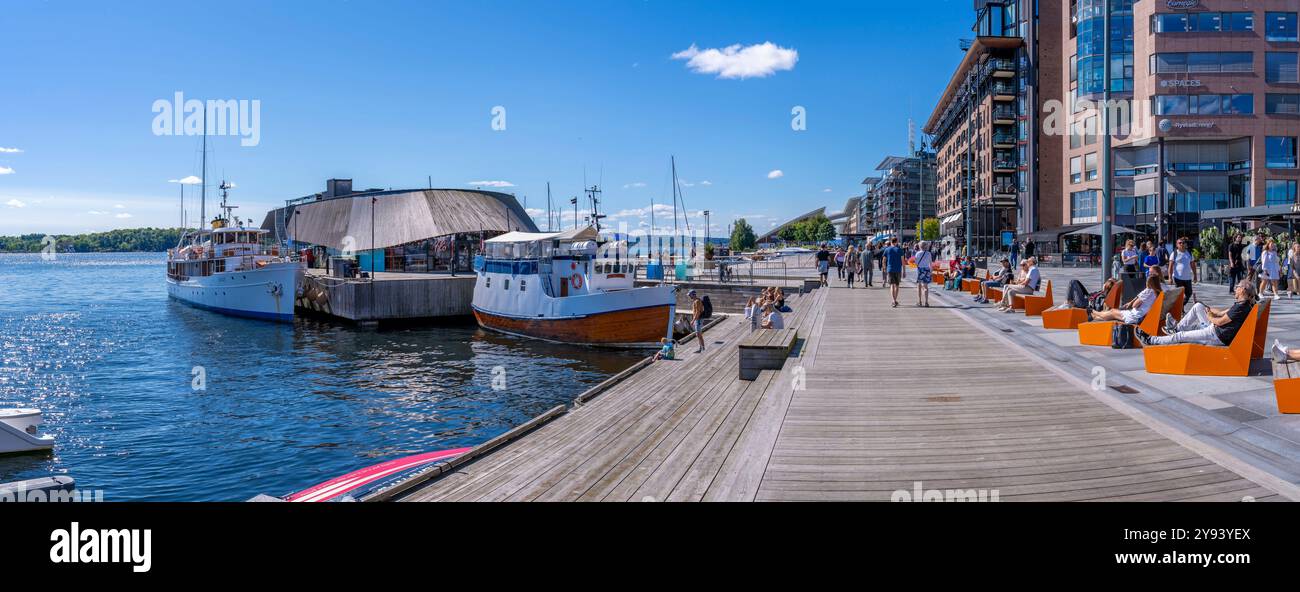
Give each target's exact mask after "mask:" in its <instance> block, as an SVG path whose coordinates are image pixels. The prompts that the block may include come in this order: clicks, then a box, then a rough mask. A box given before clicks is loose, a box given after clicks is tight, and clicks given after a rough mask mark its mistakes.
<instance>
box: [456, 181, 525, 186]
mask: <svg viewBox="0 0 1300 592" xmlns="http://www.w3.org/2000/svg"><path fill="white" fill-rule="evenodd" d="M466 185H469V186H471V187H514V186H515V184H514V183H511V182H509V181H470V182H469V183H466Z"/></svg>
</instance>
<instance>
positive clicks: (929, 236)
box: [921, 218, 939, 241]
mask: <svg viewBox="0 0 1300 592" xmlns="http://www.w3.org/2000/svg"><path fill="white" fill-rule="evenodd" d="M938 239H939V219H938V218H926V219H925V220H922V221H921V240H924V241H932V240H938Z"/></svg>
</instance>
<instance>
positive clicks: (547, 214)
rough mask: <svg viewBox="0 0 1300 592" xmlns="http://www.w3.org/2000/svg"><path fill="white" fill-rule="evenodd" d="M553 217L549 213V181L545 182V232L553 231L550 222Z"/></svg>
mask: <svg viewBox="0 0 1300 592" xmlns="http://www.w3.org/2000/svg"><path fill="white" fill-rule="evenodd" d="M554 220H555V218H554V217H553V216H552V215H551V182H550V181H547V182H546V232H554V229H553V228H552V227H551V223H552V222H553V221H554Z"/></svg>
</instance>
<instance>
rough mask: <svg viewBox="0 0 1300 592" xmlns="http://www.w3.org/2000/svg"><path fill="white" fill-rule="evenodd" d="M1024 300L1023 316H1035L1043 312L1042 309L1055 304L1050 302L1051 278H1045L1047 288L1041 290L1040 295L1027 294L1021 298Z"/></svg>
mask: <svg viewBox="0 0 1300 592" xmlns="http://www.w3.org/2000/svg"><path fill="white" fill-rule="evenodd" d="M1023 300H1024V302H1025V316H1027V317H1036V316H1038V315H1041V314H1043V311H1045V310H1047V309H1049V308H1052V307H1053V306H1055V303H1054V302H1052V280H1047V290H1044V291H1043V295H1042V296H1038V295H1036V294H1029V295H1026V296H1025V297H1024V298H1023Z"/></svg>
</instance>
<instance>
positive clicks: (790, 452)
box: [378, 287, 1284, 501]
mask: <svg viewBox="0 0 1300 592" xmlns="http://www.w3.org/2000/svg"><path fill="white" fill-rule="evenodd" d="M914 295H915V292H914V291H908V290H904V293H903V296H902V299H903V300H902V301H903V302H904V305H903V306H902V307H901V308H898V309H891V308H890V307H889V299H888V295H887V292H886V291H885V290H882V289H873V290H866V289H859V290H848V289H844V288H840V287H836V288H829V289H821V290H817V291H814V292H812V293H810V294H806V295H803V296H799V297H791V298H790V301H789V302H790V305H791V306H792V307H793V308H794V313H792V314H789V315H786V317H787V321H786V326H787V327H789V328H791V329H794V330H796V331H797V332H798V334H799V336H800V337H805V336H806V339H801V340H800V341H799V342H798V343H797V344H796V347H795V350H794V352H792V354H791V356H792V357H791V358H790V359H789V360H788V361H787V362H786V364H785V366H784V368H782V369H781V370H779V371H777V370H763V371H761V372H760V374H759V376H758V378H757V380H754V381H752V382H751V381H745V380H740V379H739V377H738V373H737V369H738V348H737V344H738V343H739V342H740V340H741V339H743V338H744V337H746V336H747V335H749V332H750V329H749V324H748V322H746V321H744V320H743V318H740V317H736V316H733V317H730V318H727V319H725V320H723V321H720V322H719V323H717V324H716V325H714V326H713V328H712V329H710V330H708V331H706V333H705V338H706V343H707V349H706V350H705V352H704V353H702V354H696V353H694V344H693V343H690V344H684V345H683V346H682V347H681V349H680V351H679V359H678V360H676V361H660V362H654V363H643V364H640V365H638V366H637V367H635V368H634V369H632V370H630V371H629V372H628V373H626V375H625V376H620V377H616V378H615V379H614V380H612V381H611V382H612V383H613V384H612V386H611V385H606V386H604V387H601V388H600V392H599V393H593V394H590V395H585V396H584V397H583V398H582V399H583V400H585V403H583V404H581V405H577V406H575V407H574V408H572V409H568V410H566V409H564V408H563V407H561V408H557V409H553V410H551V411H550V412H548V414H547V415H546V416H544V417H542V418H539V419H538V420H534V422H532V423H531V424H530V425H527V426H524V427H523V428H521V429H519V430H517V431H515V432H513V433H511V434H507V435H504V436H502V437H500V438H497V439H494V440H493V441H492V442H491V443H489V444H486V445H484V446H482V447H480V448H479V449H476V451H475V452H472V453H471V454H470V455H469V456H468V457H467V458H466V459H463V460H460V461H458V462H455V463H452V464H449V465H445V466H443V467H440V468H438V469H437V470H434V471H431V472H429V473H426V474H424V475H422V476H421V478H419V479H415V480H413V481H411V482H408V483H406V484H404V485H403V486H401V487H399V488H396V489H395V490H393V491H391V492H389V493H388V494H386V495H380V496H379V497H378V499H390V498H391V499H397V500H400V501H471V500H472V501H499V500H510V501H523V500H529V501H551V500H592V501H596V500H605V501H769V500H772V501H775V500H796V501H802V500H855V501H856V500H861V501H890V500H891V499H893V498H895V497H896V496H900V499H902V498H910V497H915V496H917V495H929V493H928V492H931V491H938V492H940V494H939V495H941V496H942V495H943V492H944V491H947V492H952V491H958V492H961V493H962V495H968V494H969V493H975V492H985V493H994V492H995V493H994V494H995V495H996V498H997V499H999V500H1001V501H1015V500H1077V501H1085V500H1219V501H1240V500H1242V499H1243V498H1253V499H1256V500H1259V501H1280V500H1282V499H1284V498H1283V497H1282V496H1280V495H1278V494H1277V492H1275V491H1274V490H1272V489H1269V488H1265V487H1263V486H1261V485H1259V484H1257V483H1256V482H1254V481H1251V480H1249V479H1247V478H1245V477H1243V476H1241V474H1239V473H1249V472H1248V471H1237V470H1235V468H1234V469H1229V468H1225V466H1221V465H1219V464H1216V463H1215V462H1212V461H1210V460H1208V459H1207V458H1205V457H1203V456H1201V455H1200V454H1198V453H1196V452H1194V451H1192V450H1190V449H1188V448H1186V447H1184V446H1182V445H1180V444H1179V443H1177V442H1175V441H1173V440H1171V439H1169V438H1167V437H1165V436H1163V435H1161V434H1160V433H1157V431H1155V430H1153V429H1152V428H1149V427H1147V426H1146V425H1143V424H1142V423H1140V422H1139V421H1137V420H1135V419H1133V418H1131V417H1129V416H1128V415H1126V414H1124V413H1121V412H1120V411H1117V410H1116V409H1113V408H1112V407H1110V406H1108V405H1106V404H1104V403H1103V402H1101V401H1100V400H1098V399H1097V398H1096V397H1094V396H1092V394H1091V393H1089V392H1087V391H1084V390H1081V389H1080V388H1079V387H1078V386H1076V385H1074V384H1072V383H1070V382H1068V381H1066V380H1065V379H1064V378H1062V377H1060V376H1058V375H1057V374H1055V373H1053V372H1051V371H1050V370H1048V369H1047V368H1045V367H1043V366H1042V365H1041V364H1042V363H1041V362H1040V361H1038V360H1036V359H1029V358H1025V357H1023V356H1022V355H1021V354H1019V353H1016V352H1014V351H1012V350H1010V349H1009V348H1007V347H1006V346H1004V345H1002V344H999V343H997V342H996V341H993V340H991V339H990V336H989V335H988V334H986V333H985V332H983V331H981V330H979V329H978V328H976V327H975V326H973V325H972V324H971V323H970V322H969V321H968V320H967V319H965V318H963V317H962V316H959V315H958V314H953V313H952V312H951V311H948V310H942V309H939V308H930V309H922V308H913V307H911V306H909V305H908V304H907V303H908V302H909V300H908V299H909V298H912V297H914ZM923 492H925V493H923ZM903 493H906V495H905V496H904V495H902V494H903Z"/></svg>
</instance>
